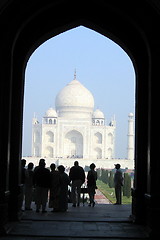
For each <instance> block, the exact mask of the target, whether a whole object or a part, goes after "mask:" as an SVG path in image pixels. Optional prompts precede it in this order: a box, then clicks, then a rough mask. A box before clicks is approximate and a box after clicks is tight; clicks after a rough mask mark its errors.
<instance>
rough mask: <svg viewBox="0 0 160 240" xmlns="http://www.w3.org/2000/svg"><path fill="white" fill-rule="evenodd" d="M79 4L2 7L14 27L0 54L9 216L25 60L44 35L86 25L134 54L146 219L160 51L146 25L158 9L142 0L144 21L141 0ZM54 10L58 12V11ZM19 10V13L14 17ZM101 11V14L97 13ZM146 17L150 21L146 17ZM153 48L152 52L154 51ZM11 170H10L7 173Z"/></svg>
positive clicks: (139, 178)
mask: <svg viewBox="0 0 160 240" xmlns="http://www.w3.org/2000/svg"><path fill="white" fill-rule="evenodd" d="M74 4H75V2H74ZM77 4H78V7H79V11H73V2H72V1H70V2H64V1H59V2H53V1H48V2H47V3H46V2H44V3H40V2H37V1H35V2H34V3H32V4H30V3H28V4H27V9H26V5H25V4H23V3H22V2H21V3H20V6H19V9H18V10H19V11H20V12H21V14H18V12H17V11H18V10H17V7H16V5H15V2H14V1H9V2H8V4H6V5H5V6H3V7H4V9H3V11H2V12H1V20H2V21H3V22H4V23H6V20H8V21H9V20H10V30H9V31H7V34H6V31H5V30H6V29H5V26H4V30H2V34H3V33H4V35H3V38H2V39H1V46H2V48H3V49H2V53H1V60H2V62H3V66H4V67H3V69H1V76H2V79H3V77H4V79H7V81H5V82H3V83H1V84H2V91H1V93H2V95H1V97H2V99H3V101H2V102H3V103H4V102H5V105H3V104H1V107H2V108H1V109H2V111H3V112H4V113H5V116H6V118H5V120H3V119H2V124H1V126H3V127H2V133H1V137H2V139H3V141H2V148H1V149H3V152H2V162H1V164H2V166H3V169H4V171H3V172H4V173H2V177H3V180H4V181H2V182H3V186H2V190H3V192H4V193H5V192H6V190H10V204H9V214H10V216H9V217H10V219H15V218H17V209H18V206H17V199H18V196H17V193H15V192H14V191H13V190H14V189H17V187H18V185H19V174H18V173H19V165H20V158H21V136H22V115H23V114H22V112H23V89H24V70H25V65H26V62H27V60H28V58H29V56H30V55H31V53H32V52H33V51H34V50H35V49H36V47H38V46H39V45H40V44H41V43H42V42H44V41H45V40H47V39H49V38H50V37H52V36H55V35H56V34H59V33H60V32H63V31H66V30H67V29H71V28H73V27H75V26H79V25H84V26H87V27H90V28H92V29H94V30H96V31H97V32H100V33H102V34H103V35H104V36H108V37H110V38H111V39H113V40H114V41H115V42H117V43H118V44H119V45H120V46H122V47H123V48H124V49H125V51H126V52H127V53H128V54H129V56H130V57H131V59H132V61H133V63H134V66H135V69H136V77H137V79H136V163H135V167H136V174H135V176H136V180H135V190H134V191H133V198H135V199H136V201H135V206H134V207H135V208H134V209H135V210H133V212H134V214H135V218H136V220H139V221H145V217H144V216H145V214H144V213H145V210H146V208H145V193H149V194H151V193H155V194H156V190H155V188H154V187H153V183H154V180H156V178H157V177H156V176H157V175H156V174H154V176H153V175H152V176H150V174H149V173H150V165H152V164H153V163H152V161H150V156H151V154H150V141H151V140H153V137H152V134H151V133H152V131H153V133H154V130H155V126H154V124H152V125H151V122H152V117H151V115H150V114H148V111H149V113H150V112H151V110H152V111H153V112H154V110H153V109H151V106H152V105H151V94H150V93H151V90H150V88H149V86H150V84H151V82H150V79H151V76H152V77H153V78H154V77H155V78H156V76H157V75H158V73H159V69H158V64H156V59H157V58H156V57H157V54H158V53H157V49H156V46H158V41H159V38H158V37H157V38H156V39H155V38H154V40H155V42H156V44H157V45H156V44H155V42H154V41H152V40H151V39H150V38H149V37H148V36H150V35H151V33H152V30H153V31H154V34H155V36H157V35H156V31H155V29H156V27H155V29H152V27H151V26H150V25H149V26H147V23H148V16H150V18H151V19H152V22H154V24H155V26H157V24H158V23H159V16H158V11H156V10H154V9H155V3H154V8H153V3H151V4H150V3H149V2H148V1H143V3H142V5H141V7H143V12H145V16H144V19H143V20H142V21H141V23H142V24H140V23H139V22H138V21H139V19H141V11H139V8H138V11H137V3H134V4H133V5H132V8H131V7H130V6H129V5H128V4H129V3H128V4H127V3H123V2H121V3H119V4H117V3H116V4H115V2H113V3H106V2H104V1H100V2H98V3H97V2H96V1H95V2H94V1H87V2H85V1H77ZM143 4H144V5H143ZM91 8H92V11H91ZM62 9H65V11H64V12H63V18H62V16H61V14H59V13H61V12H62ZM53 12H54V13H57V14H53ZM16 13H17V15H16ZM100 13H101V14H100ZM15 15H16V18H14V17H13V16H15ZM96 16H98V17H97V18H96ZM145 20H146V22H147V23H145ZM157 20H158V21H157ZM152 36H153V35H152ZM26 39H27V41H26ZM151 51H152V53H153V54H151ZM140 53H141V54H140ZM156 53H157V54H156ZM152 64H154V67H153V72H151V65H152ZM154 103H155V101H154V99H153V103H152V104H153V107H154ZM148 109H149V110H148ZM153 112H152V113H153ZM153 115H154V114H153ZM144 120H145V121H144ZM6 133H7V134H6ZM153 135H154V134H153ZM17 136H18V137H17ZM151 145H152V151H151V153H152V152H153V153H154V152H155V151H154V150H156V146H157V145H156V144H155V145H154V141H153V144H151ZM157 164H158V163H157ZM158 166H159V165H158ZM152 167H153V168H152V169H155V168H154V164H153V166H152ZM9 169H10V174H9ZM155 170H156V169H155ZM6 172H7V173H8V174H7V178H6ZM15 176H16V177H15ZM150 178H152V182H150ZM139 183H141V184H139ZM150 183H151V184H150ZM151 190H152V191H151ZM4 195H5V194H4ZM149 199H150V197H149ZM13 205H14V206H15V208H14V209H13V208H12V206H13ZM16 206H17V207H16Z"/></svg>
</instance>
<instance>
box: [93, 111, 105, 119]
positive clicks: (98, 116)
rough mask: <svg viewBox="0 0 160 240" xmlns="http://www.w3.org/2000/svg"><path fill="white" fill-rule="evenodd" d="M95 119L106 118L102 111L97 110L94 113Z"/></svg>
mask: <svg viewBox="0 0 160 240" xmlns="http://www.w3.org/2000/svg"><path fill="white" fill-rule="evenodd" d="M93 118H104V113H103V112H102V111H101V110H99V109H96V110H95V111H94V113H93Z"/></svg>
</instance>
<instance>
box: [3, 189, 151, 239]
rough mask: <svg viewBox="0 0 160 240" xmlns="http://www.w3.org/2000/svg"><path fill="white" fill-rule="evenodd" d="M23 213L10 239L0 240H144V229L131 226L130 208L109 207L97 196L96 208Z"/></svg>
mask: <svg viewBox="0 0 160 240" xmlns="http://www.w3.org/2000/svg"><path fill="white" fill-rule="evenodd" d="M33 209H34V210H33V211H25V212H24V213H23V217H22V219H21V221H20V222H15V223H12V224H11V226H12V229H11V231H10V232H9V235H8V236H6V237H3V238H1V240H31V239H34V240H38V239H39V240H49V239H50V240H51V239H53V240H55V239H57V240H73V239H74V240H91V239H93V240H95V239H99V240H100V239H112V240H114V239H132V240H133V239H136V240H138V239H147V233H146V229H145V227H143V226H140V225H135V224H133V223H132V221H131V218H130V214H131V205H112V204H109V201H108V199H106V198H105V197H104V196H102V194H101V193H100V192H97V196H96V205H95V207H94V208H93V207H88V204H87V203H85V205H84V206H83V204H81V206H80V207H76V208H73V207H72V204H69V208H68V211H67V212H65V213H52V212H51V209H47V210H48V211H47V213H41V212H40V213H36V212H35V206H34V205H33Z"/></svg>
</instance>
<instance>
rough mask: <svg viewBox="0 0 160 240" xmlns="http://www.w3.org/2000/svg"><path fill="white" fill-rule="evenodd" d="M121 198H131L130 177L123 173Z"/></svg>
mask: <svg viewBox="0 0 160 240" xmlns="http://www.w3.org/2000/svg"><path fill="white" fill-rule="evenodd" d="M123 196H126V197H128V198H129V197H130V196H131V177H130V175H129V174H128V173H124V186H123Z"/></svg>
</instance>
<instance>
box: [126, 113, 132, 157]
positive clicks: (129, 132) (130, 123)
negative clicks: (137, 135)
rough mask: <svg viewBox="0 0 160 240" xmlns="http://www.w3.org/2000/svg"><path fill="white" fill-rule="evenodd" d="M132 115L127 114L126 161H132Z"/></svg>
mask: <svg viewBox="0 0 160 240" xmlns="http://www.w3.org/2000/svg"><path fill="white" fill-rule="evenodd" d="M133 117H134V115H133V113H129V115H128V147H127V153H128V157H127V158H128V160H134V119H133Z"/></svg>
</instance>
